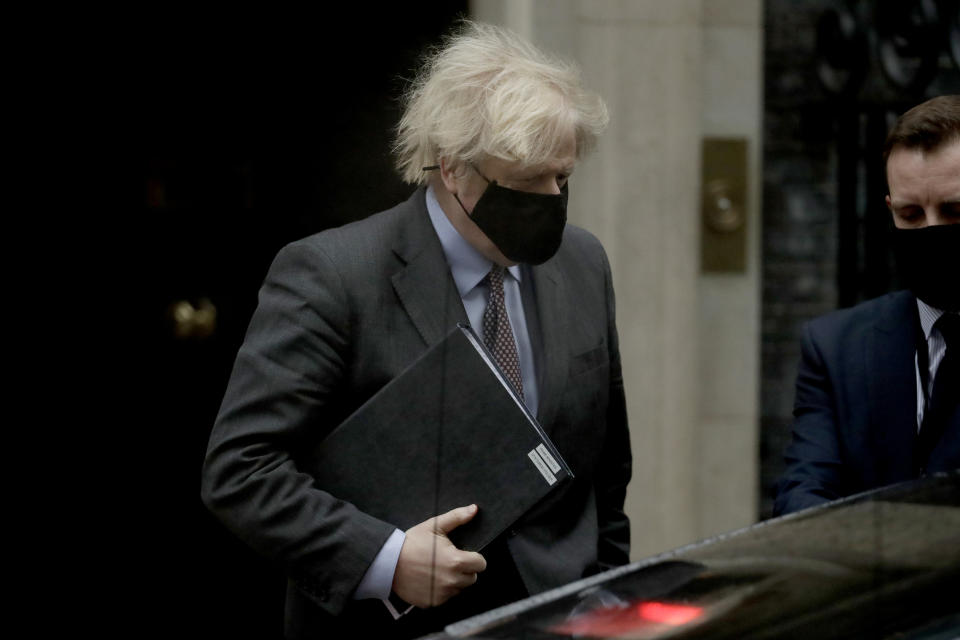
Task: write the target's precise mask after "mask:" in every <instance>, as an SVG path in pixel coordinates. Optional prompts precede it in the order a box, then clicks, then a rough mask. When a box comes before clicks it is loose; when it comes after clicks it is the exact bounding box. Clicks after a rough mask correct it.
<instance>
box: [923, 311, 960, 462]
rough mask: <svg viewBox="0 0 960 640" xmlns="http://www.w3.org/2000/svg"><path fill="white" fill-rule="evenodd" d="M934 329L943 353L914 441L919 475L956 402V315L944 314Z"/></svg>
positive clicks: (959, 341)
mask: <svg viewBox="0 0 960 640" xmlns="http://www.w3.org/2000/svg"><path fill="white" fill-rule="evenodd" d="M934 326H935V327H936V328H937V329H938V330H939V331H940V335H942V336H943V341H944V342H945V343H946V344H947V350H946V352H945V353H944V356H943V360H941V361H940V365H939V366H938V367H937V371H936V374H935V377H934V379H933V392H932V393H931V394H930V402H929V404H928V405H927V410H926V412H925V413H924V416H923V424H922V425H921V427H920V434H919V436H918V438H917V446H916V449H915V453H916V456H917V459H916V462H917V466H918V467H919V469H920V470H921V471H922V470H924V469H925V468H926V466H927V459H928V458H929V457H930V452H931V451H933V449H934V447H936V446H937V442H938V441H939V440H940V437H941V436H942V435H943V432H944V431H946V429H947V425H948V423H949V421H950V420H951V419H952V417H953V415H954V413H955V412H956V410H957V402H958V400H960V315H958V314H956V313H945V314H943V315H942V316H940V319H939V320H937V323H936V325H934Z"/></svg>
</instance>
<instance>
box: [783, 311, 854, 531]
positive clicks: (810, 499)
mask: <svg viewBox="0 0 960 640" xmlns="http://www.w3.org/2000/svg"><path fill="white" fill-rule="evenodd" d="M821 342H822V340H821V338H820V337H819V334H818V333H817V327H816V326H815V325H812V324H810V323H808V324H806V325H805V326H804V332H803V338H802V340H801V347H800V348H801V357H800V366H799V371H798V374H797V385H796V399H795V402H794V410H793V415H794V422H793V429H792V435H791V441H790V444H789V445H788V447H787V449H786V453H785V460H786V463H787V470H786V472H785V473H784V475H783V477H782V478H781V479H780V482H779V486H778V488H777V497H776V501H775V503H774V515H782V514H785V513H790V512H792V511H798V510H800V509H805V508H807V507H812V506H814V505H817V504H821V503H824V502H829V501H830V500H835V499H837V498H840V497H842V496H843V495H844V492H843V488H842V484H843V475H842V474H843V456H842V451H841V446H840V439H839V434H838V431H837V429H838V424H837V420H838V418H837V409H836V407H837V399H836V397H835V393H836V390H835V389H834V388H833V382H832V381H831V378H830V376H829V374H828V371H827V366H826V359H825V357H824V353H823V345H822V344H821Z"/></svg>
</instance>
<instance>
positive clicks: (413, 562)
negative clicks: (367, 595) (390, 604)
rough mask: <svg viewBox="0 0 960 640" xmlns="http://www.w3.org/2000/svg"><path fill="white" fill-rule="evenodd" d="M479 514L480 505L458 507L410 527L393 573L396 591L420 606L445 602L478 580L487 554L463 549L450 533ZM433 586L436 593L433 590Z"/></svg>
mask: <svg viewBox="0 0 960 640" xmlns="http://www.w3.org/2000/svg"><path fill="white" fill-rule="evenodd" d="M475 515H477V505H475V504H472V505H470V506H468V507H458V508H456V509H452V510H450V511H448V512H446V513H443V514H440V515H438V516H436V517H434V518H430V519H429V520H425V521H424V522H421V523H420V524H418V525H416V526H413V527H411V528H410V529H408V530H407V537H406V539H405V540H404V541H403V547H402V548H401V549H400V558H399V559H398V560H397V569H396V571H395V572H394V574H393V592H394V593H395V594H397V595H398V596H400V597H401V598H402V599H403V600H404V601H405V602H409V603H410V604H412V605H416V606H418V607H420V608H424V609H425V608H427V607H435V606H437V605H440V604H443V603H444V602H446V601H447V600H449V599H450V598H452V597H453V596H455V595H457V594H458V593H460V592H461V591H462V590H463V589H465V588H467V587H469V586H470V585H472V584H473V583H474V582H476V581H477V573H478V572H480V571H483V570H484V569H486V568H487V561H486V560H484V559H483V556H482V555H480V554H479V553H475V552H473V551H461V550H460V549H457V547H456V546H454V544H453V543H452V542H450V539H449V538H448V537H447V534H448V533H450V532H451V531H453V530H454V529H456V528H457V527H459V526H460V525H462V524H466V523H467V522H470V520H472V519H473V516H475ZM431 587H432V588H433V594H432V595H431V593H430V590H431Z"/></svg>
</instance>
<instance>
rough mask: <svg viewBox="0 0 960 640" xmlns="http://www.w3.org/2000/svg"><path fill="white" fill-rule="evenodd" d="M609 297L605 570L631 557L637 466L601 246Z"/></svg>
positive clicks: (602, 526)
mask: <svg viewBox="0 0 960 640" xmlns="http://www.w3.org/2000/svg"><path fill="white" fill-rule="evenodd" d="M601 255H602V256H603V266H604V286H605V289H606V300H607V336H608V341H607V345H608V349H609V357H610V395H609V401H608V404H607V434H606V438H605V439H604V445H603V452H602V455H601V459H600V465H599V468H598V473H597V477H596V485H595V491H596V498H597V520H598V525H599V534H600V535H599V541H598V547H597V562H598V564H599V568H600V569H601V570H606V569H609V568H612V567H615V566H619V565H623V564H626V563H628V562H629V561H630V521H629V520H628V518H627V515H626V513H624V510H623V503H624V500H625V498H626V492H627V484H628V483H629V482H630V475H631V472H632V468H633V460H632V455H631V451H630V432H629V429H628V427H627V408H626V399H625V397H624V389H623V375H622V372H621V367H620V345H619V339H618V337H617V325H616V305H615V300H614V292H613V282H612V277H611V274H610V264H609V262H608V261H607V257H606V253H604V252H603V250H602V249H601Z"/></svg>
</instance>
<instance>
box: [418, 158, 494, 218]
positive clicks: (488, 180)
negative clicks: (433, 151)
mask: <svg viewBox="0 0 960 640" xmlns="http://www.w3.org/2000/svg"><path fill="white" fill-rule="evenodd" d="M467 166H468V167H470V168H471V169H473V170H474V171H476V172H477V175H478V176H480V177H481V178H483V179H484V180H485V181H486V183H487V184H488V185H489V184H494V183H495V182H496V181H495V180H494V181H491V180H490V179H488V178H487V176H485V175H483V174H482V173H480V169H477V167H476V166H474V164H473V163H472V162H468V163H467ZM439 168H440V165H438V164H432V165H430V166H429V167H423V168H422V169H420V170H421V171H435V170H436V169H439ZM451 195H452V196H453V197H454V199H456V201H457V204H459V205H460V208H461V209H463V212H464V213H465V214H467V217H468V218H469V217H471V214H470V212H469V211H467V208H466V207H465V206H463V203H462V202H460V198H459V196H457V194H455V193H454V194H451Z"/></svg>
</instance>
